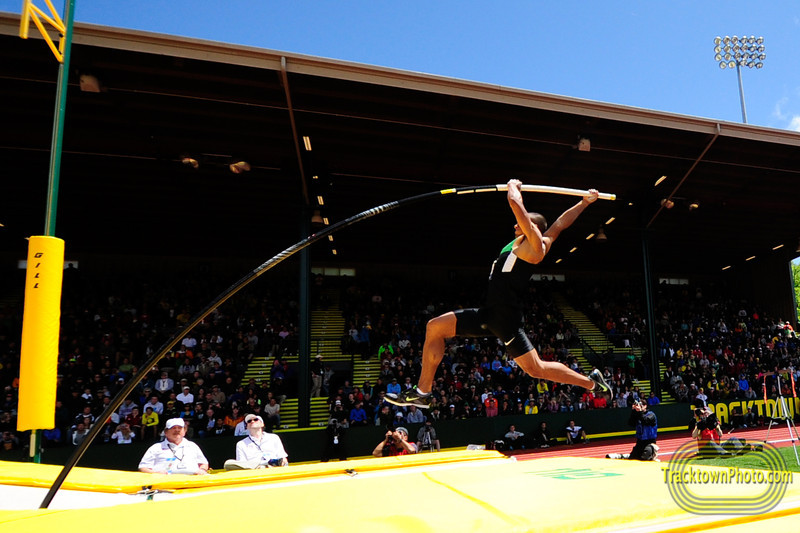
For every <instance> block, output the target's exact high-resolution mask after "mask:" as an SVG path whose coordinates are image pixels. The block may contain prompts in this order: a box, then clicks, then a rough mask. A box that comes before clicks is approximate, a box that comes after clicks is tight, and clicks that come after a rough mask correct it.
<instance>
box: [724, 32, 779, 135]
mask: <svg viewBox="0 0 800 533" xmlns="http://www.w3.org/2000/svg"><path fill="white" fill-rule="evenodd" d="M764 50H765V48H764V38H763V37H755V36H753V35H751V36H749V37H748V36H746V35H743V36H741V37H738V36H736V35H734V36H733V37H729V36H727V35H726V36H725V37H714V59H715V60H717V62H718V63H719V68H721V69H726V68H734V67H736V76H737V77H738V79H739V101H740V102H741V104H742V122H744V123H745V124H747V110H746V109H745V106H744V89H743V88H742V67H747V68H754V67H755V68H764V60H765V59H766V58H767V54H765V53H764Z"/></svg>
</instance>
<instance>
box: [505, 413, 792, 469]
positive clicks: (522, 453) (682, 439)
mask: <svg viewBox="0 0 800 533" xmlns="http://www.w3.org/2000/svg"><path fill="white" fill-rule="evenodd" d="M728 435H730V436H731V437H739V438H740V439H745V440H747V442H748V443H751V442H764V441H765V440H766V438H767V428H766V427H759V428H754V429H737V430H734V431H733V432H732V433H730V434H728V433H725V435H724V437H723V440H724V439H725V438H728ZM793 436H794V437H795V444H796V445H798V446H800V442H798V441H797V437H796V436H795V430H794V428H793V429H792V432H791V433H790V432H789V429H788V428H787V427H786V423H785V422H783V423H781V424H779V425H777V426H772V428H771V429H770V430H769V443H770V444H771V445H773V446H775V447H776V448H782V447H784V446H791V445H792V437H793ZM691 440H692V434H691V432H690V431H688V430H686V431H674V432H669V433H663V432H662V433H660V434H659V437H658V441H657V444H658V447H659V451H658V456H659V458H661V459H662V460H663V459H669V457H670V456H671V455H672V454H673V453H675V451H676V450H677V449H678V448H680V447H681V446H682V445H684V444H686V443H687V442H689V441H691ZM635 442H636V438H635V437H633V436H630V437H619V438H613V439H602V440H597V441H593V440H592V439H591V435H589V442H588V443H586V444H573V445H567V444H559V445H557V446H553V447H551V448H535V449H528V450H511V451H505V452H503V453H505V454H506V455H513V456H514V457H515V458H516V459H517V460H519V461H527V460H529V459H543V458H545V457H600V458H603V457H605V456H606V454H609V453H629V452H630V451H631V449H632V448H633V445H634V443H635ZM798 454H800V449H798Z"/></svg>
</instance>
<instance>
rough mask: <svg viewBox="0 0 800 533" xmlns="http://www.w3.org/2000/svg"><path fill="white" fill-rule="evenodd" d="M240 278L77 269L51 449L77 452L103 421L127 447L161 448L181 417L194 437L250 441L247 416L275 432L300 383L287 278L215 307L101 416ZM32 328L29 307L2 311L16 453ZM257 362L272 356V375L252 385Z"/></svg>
mask: <svg viewBox="0 0 800 533" xmlns="http://www.w3.org/2000/svg"><path fill="white" fill-rule="evenodd" d="M235 276H236V275H235V274H228V273H219V272H214V271H212V269H211V268H210V267H208V266H202V267H197V268H194V269H192V270H191V271H188V272H180V273H172V274H170V273H168V272H167V273H165V272H146V273H145V272H143V273H141V274H140V275H135V274H131V273H128V274H126V275H124V276H123V275H120V276H114V275H109V274H108V273H104V274H103V276H90V275H86V274H85V273H83V272H81V271H78V270H77V269H70V268H68V269H67V270H66V271H65V275H64V283H63V294H62V302H61V331H60V343H59V358H58V385H57V392H56V397H57V402H56V411H55V422H56V423H55V427H54V428H52V429H50V430H46V431H44V432H43V446H45V447H49V446H64V445H77V444H79V443H80V442H81V441H82V440H83V438H84V437H85V435H86V434H87V433H88V431H89V429H90V428H91V427H92V426H93V425H94V424H103V425H104V427H103V428H102V433H101V435H102V438H98V439H97V441H100V442H107V443H117V444H127V443H131V442H137V441H147V442H154V441H158V440H159V439H162V438H163V431H164V424H165V423H166V421H167V420H168V419H170V418H182V419H184V420H185V422H186V434H187V437H190V438H205V437H213V436H220V435H234V434H245V431H244V428H243V427H242V426H243V425H242V424H241V422H242V421H243V419H244V417H245V415H246V414H248V413H255V414H257V415H264V420H265V421H269V422H268V424H269V423H271V424H272V425H276V424H277V423H278V422H279V407H277V408H276V407H275V405H276V403H277V402H276V401H275V400H277V399H282V398H284V397H285V396H286V395H287V394H289V391H292V390H296V388H297V386H296V380H297V377H296V376H295V375H294V373H293V368H292V367H291V366H290V365H288V364H287V363H286V358H287V357H289V356H291V355H296V352H297V324H298V305H297V300H296V297H297V291H296V290H293V289H292V287H293V286H294V287H296V284H291V283H286V282H285V280H282V279H276V280H275V281H273V282H272V283H271V284H266V283H262V282H256V283H253V284H252V285H251V286H250V287H248V289H247V290H246V291H243V292H242V293H241V294H240V295H237V296H234V297H233V298H232V299H230V300H229V301H228V302H226V303H225V304H223V305H222V306H220V307H219V308H217V309H215V310H214V311H213V312H212V313H211V314H210V315H209V316H208V317H207V318H206V319H205V320H203V321H202V322H201V323H200V324H199V325H197V326H196V327H195V328H194V329H193V330H192V331H191V332H188V333H187V334H185V335H183V336H182V337H181V338H180V342H179V343H178V344H177V345H176V346H175V347H174V348H173V350H172V351H171V352H170V353H168V354H167V356H166V357H164V358H163V359H161V360H160V361H159V362H158V363H157V365H155V366H154V367H153V368H151V369H149V371H148V372H147V376H146V377H145V379H144V380H143V381H141V382H140V383H139V384H138V385H137V386H136V388H135V389H134V392H133V393H132V394H131V395H130V396H129V397H127V398H126V399H125V401H124V403H123V404H122V406H121V407H120V408H119V409H117V410H116V411H115V412H114V414H113V415H112V416H111V417H110V418H107V419H105V420H100V419H99V417H100V414H101V413H102V412H103V411H104V408H105V406H107V405H108V404H109V403H110V401H111V398H112V397H113V396H115V395H116V394H117V392H118V391H120V390H121V389H122V387H123V386H125V384H126V383H128V381H129V380H130V379H131V378H132V377H133V376H134V375H136V374H138V372H139V369H140V368H141V365H142V364H144V363H145V362H146V361H147V360H148V359H150V358H151V357H152V356H153V355H154V354H155V353H156V352H157V351H158V350H160V349H161V347H162V346H163V345H164V344H165V342H166V341H167V340H168V339H169V337H170V336H171V335H172V334H174V333H176V332H178V331H179V329H180V328H182V327H183V326H185V325H186V324H187V323H189V322H190V321H191V319H192V318H193V317H194V316H196V315H197V314H198V313H199V312H200V311H201V310H202V309H204V307H205V306H206V305H207V303H208V301H209V300H211V299H212V298H213V297H214V296H216V295H217V294H219V293H221V292H222V291H223V289H225V288H226V287H228V286H229V285H230V281H231V280H232V279H236V277H235ZM100 278H102V281H99V279H100ZM21 324H22V302H21V301H19V302H12V303H7V304H6V305H4V306H3V307H2V308H0V386H1V387H2V388H3V400H2V403H1V404H0V426H2V432H3V434H4V436H5V435H7V439H8V444H5V443H4V449H7V450H11V449H15V448H19V447H21V446H26V445H27V443H28V441H27V440H26V439H25V438H22V437H23V436H22V435H19V434H17V432H16V415H17V408H18V403H17V402H18V388H19V382H18V380H19V377H18V376H19V358H20V334H21V327H22V326H21ZM255 356H266V357H268V358H269V359H270V360H272V361H273V368H272V371H271V372H270V379H268V380H265V381H263V382H261V383H256V382H255V381H253V380H250V382H249V383H247V384H243V383H242V375H243V371H244V370H245V368H246V367H247V364H248V362H249V361H250V360H251V359H252V358H253V357H255Z"/></svg>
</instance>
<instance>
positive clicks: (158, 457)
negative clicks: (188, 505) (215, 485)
mask: <svg viewBox="0 0 800 533" xmlns="http://www.w3.org/2000/svg"><path fill="white" fill-rule="evenodd" d="M185 435H186V427H185V426H184V422H183V419H182V418H170V419H169V420H167V423H166V425H165V426H164V437H166V439H165V440H164V441H162V442H158V443H156V444H153V445H152V446H150V447H149V448H148V449H147V451H146V452H145V453H144V457H142V460H141V461H140V462H139V472H146V473H149V474H198V475H201V474H208V459H206V456H205V455H203V451H202V450H201V449H200V446H198V445H197V444H195V443H194V442H192V441H190V440H187V439H185V438H184V436H185Z"/></svg>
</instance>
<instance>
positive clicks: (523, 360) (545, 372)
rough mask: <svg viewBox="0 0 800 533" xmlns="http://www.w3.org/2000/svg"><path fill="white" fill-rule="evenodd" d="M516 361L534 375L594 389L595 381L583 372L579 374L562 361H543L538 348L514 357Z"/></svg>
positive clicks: (529, 373)
mask: <svg viewBox="0 0 800 533" xmlns="http://www.w3.org/2000/svg"><path fill="white" fill-rule="evenodd" d="M514 362H515V363H517V364H518V365H519V367H520V368H521V369H522V370H524V371H525V372H527V373H528V375H530V376H532V377H535V378H542V379H547V380H550V381H555V382H557V383H567V384H569V385H577V386H579V387H583V388H584V389H589V390H592V389H594V381H592V380H591V379H589V378H588V377H586V376H584V375H583V374H578V373H577V372H575V371H574V370H572V369H571V368H569V367H568V366H566V365H563V364H561V363H556V362H553V361H542V360H541V359H540V358H539V353H538V352H537V351H536V348H534V349H533V350H531V351H529V352H527V353H525V354H522V355H520V356H519V357H517V358H516V359H514Z"/></svg>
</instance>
